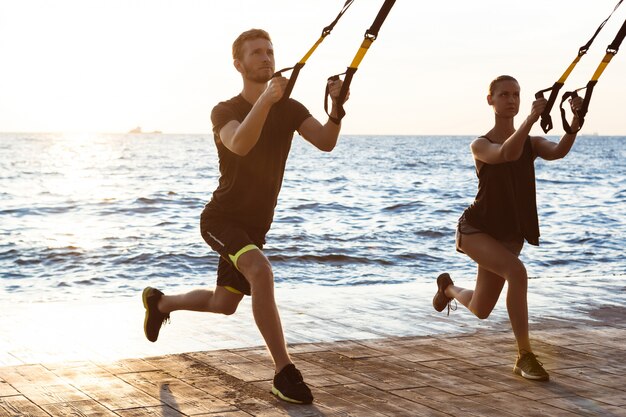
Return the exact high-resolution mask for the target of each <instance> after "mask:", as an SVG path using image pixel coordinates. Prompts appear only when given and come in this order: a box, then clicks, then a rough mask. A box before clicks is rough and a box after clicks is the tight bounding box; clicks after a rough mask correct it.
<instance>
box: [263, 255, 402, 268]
mask: <svg viewBox="0 0 626 417" xmlns="http://www.w3.org/2000/svg"><path fill="white" fill-rule="evenodd" d="M268 258H269V259H270V261H272V262H301V263H324V264H331V265H349V264H364V265H383V266H385V265H393V262H392V261H390V260H387V259H375V258H365V257H359V256H350V255H338V254H333V255H270V256H269V257H268Z"/></svg>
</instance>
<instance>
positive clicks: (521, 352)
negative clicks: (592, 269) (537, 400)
mask: <svg viewBox="0 0 626 417" xmlns="http://www.w3.org/2000/svg"><path fill="white" fill-rule="evenodd" d="M487 102H488V103H489V105H491V106H492V107H493V110H494V113H495V125H494V126H493V128H492V129H491V130H490V131H489V132H488V133H487V134H486V135H484V136H481V137H479V138H477V139H475V140H474V141H473V142H472V144H471V146H470V147H471V150H472V154H473V156H474V163H475V165H476V173H477V175H478V194H477V195H476V199H475V201H474V203H472V204H471V205H470V206H469V207H468V208H467V209H466V210H465V211H464V212H463V215H462V216H461V218H460V219H459V223H458V227H457V232H456V245H457V250H458V251H459V252H462V253H465V254H466V255H468V256H469V257H470V258H472V259H473V260H474V261H475V262H476V263H477V264H478V272H477V275H476V287H475V289H474V290H469V289H465V288H461V287H458V286H456V285H454V283H453V282H452V279H451V278H450V275H448V274H447V273H444V274H441V275H440V276H439V277H438V278H437V286H438V291H437V293H436V294H435V297H434V299H433V306H434V307H435V309H436V310H437V311H442V310H443V309H444V308H445V307H446V306H448V309H449V308H450V302H451V301H452V300H453V299H455V300H458V301H459V302H460V303H461V304H463V305H464V306H466V307H467V308H468V309H469V310H470V311H471V312H472V313H474V314H475V315H476V316H477V317H478V318H480V319H486V318H487V317H488V316H489V314H490V313H491V311H492V310H493V308H494V306H495V305H496V302H497V301H498V297H499V296H500V293H501V292H502V288H503V286H504V282H505V281H506V282H507V283H508V291H507V298H506V304H507V310H508V313H509V319H510V320H511V326H512V328H513V333H514V334H515V339H516V340H517V347H518V356H517V361H516V362H515V366H514V368H513V370H514V372H515V373H516V374H519V375H521V376H523V377H524V378H528V379H534V380H547V379H548V378H549V376H548V373H547V372H546V371H545V369H544V368H543V366H542V364H541V362H539V361H538V360H537V358H536V357H535V355H534V354H533V351H532V348H531V346H530V340H529V336H528V307H527V303H526V293H527V281H528V276H527V274H526V268H525V267H524V264H523V263H522V262H521V261H520V260H519V258H518V256H519V253H520V251H521V250H522V246H523V244H524V240H526V241H527V242H528V243H530V244H531V245H538V244H539V224H538V220H537V206H536V201H535V171H534V160H535V158H536V157H541V158H543V159H546V160H554V159H560V158H563V157H564V156H565V155H567V154H568V152H569V151H570V149H571V148H572V145H573V144H574V140H575V139H576V134H566V135H564V136H563V137H562V138H561V140H560V141H559V142H558V143H554V142H551V141H548V140H546V139H544V138H542V137H538V136H530V135H529V132H530V129H531V128H532V126H533V125H534V124H535V123H536V122H537V120H539V117H540V115H541V113H542V112H543V110H544V108H545V107H546V100H545V99H543V98H541V99H538V100H535V101H534V102H533V104H532V109H531V112H530V115H529V116H528V117H527V118H526V119H525V120H524V122H523V123H522V124H521V125H520V127H519V129H515V127H514V125H513V118H514V117H515V116H516V115H517V113H518V111H519V104H520V86H519V84H518V82H517V80H515V78H513V77H511V76H508V75H503V76H500V77H498V78H496V79H495V80H493V81H492V82H491V84H490V86H489V94H488V95H487ZM570 105H571V107H572V112H573V113H574V117H573V120H572V128H573V130H574V131H576V130H577V129H578V118H577V116H576V110H578V109H580V108H581V105H582V99H580V98H576V99H574V100H571V101H570Z"/></svg>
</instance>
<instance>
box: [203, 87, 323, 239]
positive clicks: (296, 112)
mask: <svg viewBox="0 0 626 417" xmlns="http://www.w3.org/2000/svg"><path fill="white" fill-rule="evenodd" d="M251 109H252V104H250V103H249V102H247V101H246V100H245V99H244V98H243V97H242V96H241V95H238V96H236V97H233V98H231V99H230V100H228V101H223V102H221V103H219V104H218V105H217V106H215V107H214V108H213V111H212V112H211V121H212V123H213V137H214V139H215V145H216V146H217V154H218V157H219V164H220V179H219V184H218V187H217V189H216V190H215V191H214V192H213V197H212V199H211V201H210V202H209V203H208V204H207V209H208V210H209V211H210V213H211V214H212V215H217V216H223V217H226V218H228V219H230V220H233V221H235V222H237V223H239V224H241V225H243V226H246V227H253V228H261V229H265V230H269V227H270V225H271V223H272V219H273V217H274V207H276V201H277V199H278V193H279V191H280V187H281V185H282V182H283V175H284V172H285V164H286V162H287V156H288V155H289V150H290V149H291V140H292V139H293V134H294V132H295V131H296V130H297V129H298V128H299V127H300V125H301V124H302V122H304V121H305V120H306V119H307V118H309V117H311V114H310V113H309V111H308V110H307V109H306V107H304V106H303V105H302V104H300V103H299V102H297V101H296V100H293V99H288V100H287V101H284V102H281V103H279V104H275V105H274V106H272V108H271V109H270V112H269V114H268V115H267V119H266V120H265V124H264V125H263V129H262V131H261V136H260V137H259V140H258V142H257V143H256V144H255V145H254V147H253V148H252V149H251V150H250V152H248V154H247V155H245V156H240V155H237V154H235V153H233V152H231V151H230V150H229V149H228V148H226V146H224V144H223V143H222V141H221V140H220V139H219V132H220V130H221V129H222V127H224V125H226V124H227V123H228V122H230V121H231V120H236V121H238V122H240V123H241V122H243V120H244V119H245V118H246V116H247V115H248V113H249V112H250V110H251Z"/></svg>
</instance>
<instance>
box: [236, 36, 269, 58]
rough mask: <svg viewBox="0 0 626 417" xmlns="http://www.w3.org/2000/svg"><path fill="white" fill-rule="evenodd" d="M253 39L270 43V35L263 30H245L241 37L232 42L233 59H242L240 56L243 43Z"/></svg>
mask: <svg viewBox="0 0 626 417" xmlns="http://www.w3.org/2000/svg"><path fill="white" fill-rule="evenodd" d="M254 39H267V40H268V41H270V42H271V41H272V39H271V38H270V34H269V33H267V32H266V31H264V30H263V29H250V30H246V31H245V32H243V33H242V34H241V35H239V36H238V37H237V39H235V42H233V59H241V58H243V56H242V55H243V44H244V42H246V41H250V40H254Z"/></svg>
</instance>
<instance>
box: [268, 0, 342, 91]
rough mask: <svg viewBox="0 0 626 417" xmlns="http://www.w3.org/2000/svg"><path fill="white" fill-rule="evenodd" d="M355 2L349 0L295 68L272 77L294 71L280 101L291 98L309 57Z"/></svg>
mask: <svg viewBox="0 0 626 417" xmlns="http://www.w3.org/2000/svg"><path fill="white" fill-rule="evenodd" d="M353 2H354V0H347V1H346V2H345V4H344V5H343V7H342V8H341V11H339V14H338V15H337V17H336V18H335V20H333V21H332V22H331V23H330V25H328V26H326V27H325V28H324V30H322V36H320V38H319V39H318V40H317V42H315V44H313V46H312V47H311V49H309V51H308V52H307V53H306V54H305V55H304V56H303V57H302V59H301V60H300V61H298V63H297V64H296V65H295V66H293V67H289V68H283V69H281V70H280V71H277V72H276V73H274V75H272V78H274V77H278V76H280V75H281V73H283V72H285V71H289V70H293V71H292V73H291V77H289V82H288V83H287V87H285V92H284V93H283V96H282V98H281V99H280V101H285V100H287V99H288V98H289V96H290V95H291V90H293V86H294V85H295V83H296V79H297V78H298V74H299V73H300V70H301V69H302V67H303V66H304V64H306V61H307V60H308V59H309V57H310V56H311V55H313V52H315V50H316V49H317V47H318V46H319V45H320V44H321V43H322V42H323V41H324V38H326V36H328V35H330V32H331V31H332V30H333V28H334V27H335V25H336V24H337V22H338V21H339V19H341V16H343V14H344V13H345V12H346V10H348V8H349V7H350V6H351V5H352V3H353Z"/></svg>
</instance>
